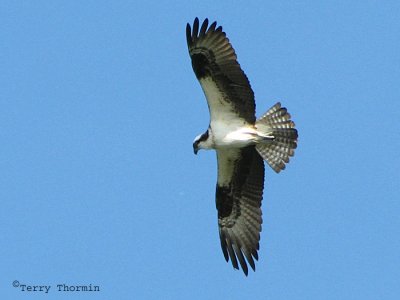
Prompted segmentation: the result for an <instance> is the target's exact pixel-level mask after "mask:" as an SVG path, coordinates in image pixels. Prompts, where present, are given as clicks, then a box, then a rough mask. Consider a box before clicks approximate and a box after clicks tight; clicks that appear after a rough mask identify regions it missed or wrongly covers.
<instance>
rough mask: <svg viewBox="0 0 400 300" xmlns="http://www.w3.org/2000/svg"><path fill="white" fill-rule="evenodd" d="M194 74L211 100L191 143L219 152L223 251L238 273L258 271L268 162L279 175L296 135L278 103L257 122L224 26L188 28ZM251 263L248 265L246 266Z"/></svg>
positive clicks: (218, 200) (218, 201)
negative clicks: (207, 117) (200, 130)
mask: <svg viewBox="0 0 400 300" xmlns="http://www.w3.org/2000/svg"><path fill="white" fill-rule="evenodd" d="M186 38H187V44H188V49H189V54H190V58H191V60H192V67H193V71H194V73H195V75H196V77H197V79H198V80H199V82H200V85H201V87H202V89H203V92H204V94H205V96H206V98H207V103H208V108H209V111H210V124H209V126H208V129H207V131H206V132H205V133H203V134H201V135H199V136H197V137H196V138H195V140H194V142H193V150H194V153H195V154H197V151H198V150H199V149H215V150H216V152H217V160H218V179H217V187H216V193H215V195H216V207H217V210H218V227H219V236H220V240H221V248H222V252H223V254H224V256H225V259H226V261H227V262H228V261H229V259H230V260H231V262H232V265H233V267H234V268H235V269H239V265H238V263H239V264H240V266H241V267H242V270H243V272H244V273H245V275H246V276H247V274H248V267H247V263H248V264H249V265H250V266H251V268H252V269H253V270H254V271H255V263H254V259H255V260H258V253H257V250H259V241H260V232H261V224H262V216H261V215H262V212H261V201H262V198H263V189H264V160H265V161H266V162H267V163H268V165H269V166H270V167H271V168H272V169H273V170H274V171H275V172H277V173H278V172H280V171H281V170H283V169H284V168H285V163H287V162H289V157H290V156H293V155H294V149H295V148H296V146H297V130H296V129H295V128H294V127H295V125H294V123H293V121H291V120H290V115H289V113H288V112H287V110H286V108H284V107H282V106H281V104H280V103H279V102H278V103H276V104H275V105H274V106H272V107H271V108H270V109H269V110H268V111H267V112H266V113H265V114H264V115H263V116H262V117H260V118H259V119H256V116H255V101H254V93H253V90H252V89H251V86H250V83H249V80H248V79H247V76H246V75H245V73H244V72H243V71H242V69H241V68H240V65H239V63H238V62H237V60H236V54H235V50H234V49H233V48H232V45H231V44H230V42H229V39H228V38H227V37H226V34H225V32H223V31H222V27H221V26H219V27H217V23H216V22H214V23H212V24H211V25H210V26H208V19H205V20H204V22H203V24H202V25H201V27H200V28H199V19H198V18H196V19H195V20H194V23H193V29H192V28H191V26H190V25H189V24H187V26H186ZM246 260H247V263H246Z"/></svg>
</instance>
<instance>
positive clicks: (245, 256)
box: [216, 146, 264, 275]
mask: <svg viewBox="0 0 400 300" xmlns="http://www.w3.org/2000/svg"><path fill="white" fill-rule="evenodd" d="M237 151H240V154H239V155H235V154H233V159H230V158H228V157H223V156H224V155H225V156H226V155H229V154H228V153H227V152H224V153H222V152H221V151H217V153H218V170H219V173H218V177H220V175H221V174H223V173H224V170H225V169H230V166H224V164H226V163H234V164H235V167H234V169H233V172H232V175H231V180H230V182H227V181H225V180H224V182H225V183H224V185H220V184H217V190H216V206H217V210H218V225H219V235H220V240H221V248H222V252H223V253H224V256H225V259H226V261H229V258H230V260H231V262H232V265H233V267H234V268H235V269H239V264H240V266H241V267H242V270H243V272H244V273H245V274H246V275H247V274H248V267H247V263H248V264H249V265H250V266H251V268H252V269H253V270H255V263H254V259H256V260H257V259H258V253H257V250H258V249H259V241H260V232H261V224H262V212H261V201H262V194H263V188H264V162H263V159H262V158H261V156H260V155H259V154H258V153H257V151H256V150H255V148H254V146H249V147H246V148H242V149H238V150H237ZM219 179H220V178H219ZM221 182H222V181H221ZM246 260H247V263H246Z"/></svg>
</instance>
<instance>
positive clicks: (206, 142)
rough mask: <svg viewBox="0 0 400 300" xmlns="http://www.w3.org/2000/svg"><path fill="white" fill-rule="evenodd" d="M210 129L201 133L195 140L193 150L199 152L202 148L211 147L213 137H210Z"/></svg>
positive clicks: (195, 152)
mask: <svg viewBox="0 0 400 300" xmlns="http://www.w3.org/2000/svg"><path fill="white" fill-rule="evenodd" d="M209 137H210V134H209V130H207V131H206V132H205V133H203V134H199V135H198V136H196V138H195V139H194V141H193V152H194V154H197V152H198V151H199V150H200V149H211V147H212V145H211V139H210V138H209Z"/></svg>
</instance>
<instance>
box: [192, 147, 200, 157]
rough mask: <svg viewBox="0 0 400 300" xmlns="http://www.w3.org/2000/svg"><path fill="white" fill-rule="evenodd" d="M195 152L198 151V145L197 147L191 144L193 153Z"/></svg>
mask: <svg viewBox="0 0 400 300" xmlns="http://www.w3.org/2000/svg"><path fill="white" fill-rule="evenodd" d="M197 152H199V147H197V145H193V153H194V154H195V155H197Z"/></svg>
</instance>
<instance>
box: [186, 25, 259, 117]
mask: <svg viewBox="0 0 400 300" xmlns="http://www.w3.org/2000/svg"><path fill="white" fill-rule="evenodd" d="M207 28H208V29H207ZM199 29H200V30H199ZM186 39H187V44H188V49H189V54H190V57H191V59H192V67H193V71H194V73H195V74H196V77H197V79H199V80H200V82H201V79H202V78H206V77H211V78H212V79H213V81H214V82H215V84H216V85H217V87H218V89H219V90H220V91H221V93H222V94H223V95H224V96H226V101H231V102H232V103H233V106H234V108H235V111H236V112H237V113H238V115H239V116H240V117H242V118H244V119H245V120H246V121H247V122H249V123H254V122H255V101H254V93H253V90H252V89H251V86H250V83H249V80H248V79H247V76H246V74H245V73H244V72H243V70H242V69H241V68H240V65H239V63H238V62H237V57H236V53H235V50H234V49H233V48H232V45H231V44H230V42H229V39H228V38H227V37H226V34H225V32H223V31H222V27H221V26H218V27H217V23H216V22H214V23H212V24H211V25H210V27H208V19H205V20H204V22H203V24H202V25H201V27H200V28H199V19H198V18H196V19H195V20H194V23H193V30H192V28H191V27H190V25H189V24H187V26H186ZM209 107H210V110H212V107H211V106H210V101H209Z"/></svg>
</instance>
